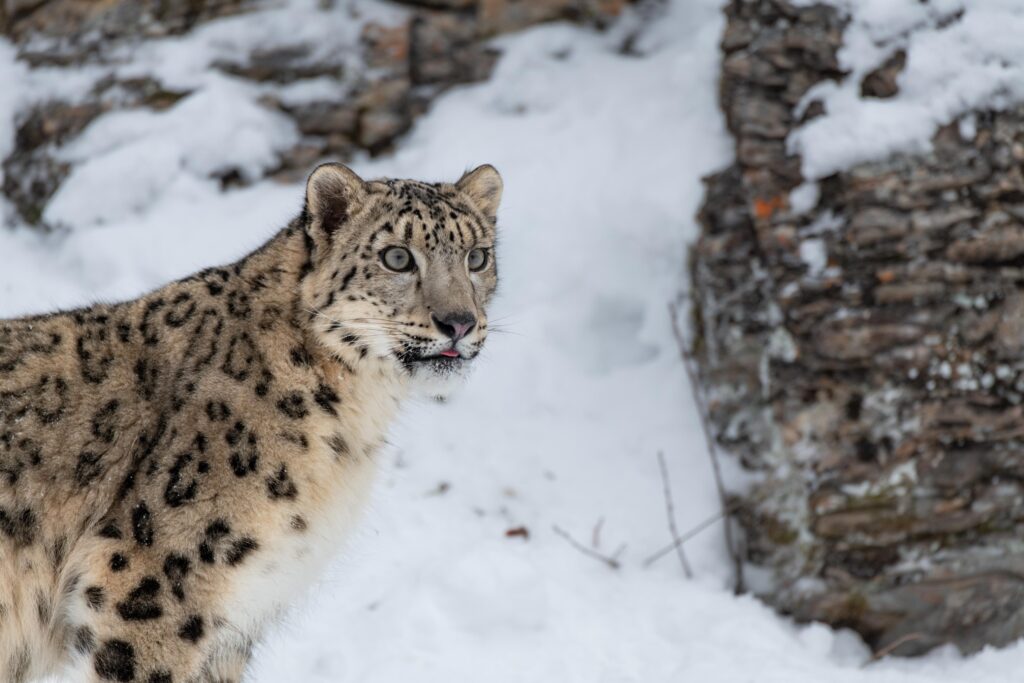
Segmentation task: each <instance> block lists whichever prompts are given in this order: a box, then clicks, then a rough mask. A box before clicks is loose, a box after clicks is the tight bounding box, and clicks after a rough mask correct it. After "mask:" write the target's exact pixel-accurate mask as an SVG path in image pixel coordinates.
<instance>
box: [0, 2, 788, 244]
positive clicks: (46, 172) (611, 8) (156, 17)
mask: <svg viewBox="0 0 1024 683" xmlns="http://www.w3.org/2000/svg"><path fill="white" fill-rule="evenodd" d="M264 4H265V3H261V2H258V0H138V1H136V0H0V31H2V32H3V34H4V35H6V36H7V37H9V38H11V39H12V40H14V41H15V42H16V43H17V44H18V49H19V58H20V59H22V60H23V61H25V62H27V63H28V64H29V65H31V66H33V67H39V66H46V67H50V68H55V69H70V70H76V71H77V70H79V69H80V67H81V65H82V64H83V63H86V62H88V63H98V64H104V63H107V62H114V63H121V62H122V61H123V60H124V58H125V55H130V54H131V51H132V48H133V47H134V45H135V44H137V43H138V42H139V41H142V40H145V39H147V38H152V37H160V36H166V35H169V34H178V33H185V32H187V31H190V30H191V29H193V28H194V27H195V26H197V25H199V24H200V23H202V22H204V21H208V20H210V19H214V18H217V17H222V16H226V15H230V14H235V13H239V12H249V11H258V10H259V9H260V8H261V7H262V6H264ZM332 4H333V3H330V2H323V3H321V7H323V8H325V9H329V8H330V6H331V5H332ZM404 4H405V5H408V6H409V7H410V8H411V11H409V12H408V13H407V16H404V17H402V18H398V19H395V20H393V21H394V23H393V24H390V23H382V22H381V21H375V20H372V19H360V18H358V17H356V16H353V17H352V21H364V22H365V23H364V24H363V25H362V26H361V28H360V29H359V30H360V34H359V36H360V42H359V46H358V49H356V50H354V51H353V50H349V51H348V52H344V51H340V52H334V51H327V50H322V49H318V48H319V47H320V46H317V45H309V44H304V43H302V42H299V41H296V42H294V43H291V44H285V45H274V46H271V47H265V48H262V49H256V50H253V51H252V52H251V53H249V54H237V55H234V56H232V58H231V59H222V60H220V61H218V62H216V63H215V64H214V65H213V66H214V67H215V68H217V69H219V70H221V71H223V72H225V73H227V74H230V75H231V76H234V77H236V78H239V79H244V80H247V81H252V82H253V83H257V84H259V87H260V90H261V91H265V92H266V93H267V94H266V95H265V96H263V97H262V98H261V103H262V104H263V105H264V106H267V107H271V108H274V109H276V110H278V111H281V112H283V113H284V114H286V115H287V116H289V117H291V118H292V119H293V120H294V122H295V124H296V127H297V128H298V130H299V131H300V132H301V133H302V139H301V140H300V141H299V142H298V143H297V145H296V146H295V148H293V149H291V150H288V151H285V152H283V153H282V154H281V156H280V159H279V164H278V166H277V167H276V168H274V169H273V170H272V171H270V174H271V175H273V176H274V177H275V178H277V179H280V180H284V179H296V178H299V177H300V176H301V175H302V174H303V173H305V172H306V171H308V169H309V168H310V167H311V166H312V165H313V164H315V163H316V162H317V161H318V160H320V159H322V158H323V157H332V158H336V159H342V160H345V159H348V158H350V157H351V156H352V155H354V154H356V153H358V152H368V153H370V154H380V153H382V152H384V151H386V150H388V149H390V148H391V147H392V145H393V144H394V142H395V141H396V140H397V139H398V138H399V137H400V136H401V135H402V134H403V133H405V132H406V131H407V130H409V128H410V127H411V126H412V124H413V121H414V120H415V119H416V117H418V116H419V115H421V114H422V113H423V112H424V111H426V109H427V107H428V106H429V104H430V102H431V101H432V100H433V98H435V97H437V96H438V95H439V94H440V93H442V92H444V91H445V90H446V89H447V88H449V87H452V86H454V85H457V84H463V83H473V82H477V81H481V80H484V79H486V78H487V77H488V76H489V75H490V73H491V71H492V69H493V68H494V65H495V63H496V61H497V59H498V51H497V49H495V48H494V47H493V46H492V45H491V44H490V43H489V42H488V39H489V38H490V37H491V36H494V35H496V34H499V33H504V32H507V31H513V30H518V29H521V28H525V27H527V26H530V25H533V24H536V23H539V22H543V21H550V20H553V19H568V20H574V21H578V22H586V23H589V24H593V25H596V26H603V25H604V24H605V23H607V22H608V21H609V20H610V19H612V18H614V17H615V16H617V15H618V14H619V13H620V12H621V11H622V9H623V8H624V6H625V4H626V0H530V1H528V2H523V1H522V0H404ZM76 77H80V76H78V75H77V74H76ZM312 79H320V80H321V82H318V83H317V84H316V85H317V92H319V91H321V89H322V87H323V83H322V80H323V79H330V80H329V81H328V83H330V82H331V81H333V82H336V83H337V93H336V94H335V95H330V96H326V97H322V98H319V99H313V100H309V99H301V100H289V99H288V97H287V95H286V93H285V91H286V88H284V86H291V85H293V84H301V83H303V82H305V81H310V80H312ZM296 91H298V92H302V88H297V89H296ZM188 94H189V93H187V92H178V91H174V90H171V89H168V88H166V87H164V85H163V84H161V83H160V82H159V81H158V80H156V79H154V78H150V77H142V78H134V77H133V78H128V79H125V78H119V77H116V76H109V77H106V78H103V79H102V80H100V81H99V82H98V83H97V84H96V85H95V87H94V88H93V89H92V91H90V92H88V93H87V94H85V95H83V97H82V98H81V100H80V101H76V102H65V103H57V104H52V105H45V106H44V107H42V108H37V109H36V110H33V111H31V112H21V113H20V116H19V121H20V122H21V123H20V127H19V131H18V140H17V144H16V146H15V149H14V151H13V152H12V154H11V155H10V156H9V157H8V158H7V159H6V160H3V161H2V163H3V168H4V170H5V178H4V183H3V187H2V189H3V192H4V194H5V195H6V196H7V198H8V199H9V200H10V201H11V202H12V203H13V204H14V206H15V207H16V209H17V210H18V213H19V214H20V216H21V219H22V220H23V221H24V222H28V223H30V224H33V225H39V226H40V227H43V228H45V227H47V226H43V225H41V223H40V219H41V216H42V215H43V211H44V209H45V206H46V203H47V201H48V200H49V198H50V197H51V196H52V195H53V193H54V192H56V190H57V189H58V187H59V186H60V183H61V182H62V180H63V179H64V177H66V176H67V174H68V173H69V171H70V167H69V166H68V165H67V164H65V163H62V162H58V161H56V160H55V158H56V155H55V152H56V150H57V149H59V147H60V146H61V145H62V144H64V143H65V142H67V141H68V140H70V139H71V138H73V137H74V136H75V135H77V134H78V133H79V132H81V130H82V129H83V128H84V127H85V125H87V124H88V123H89V122H90V121H92V120H93V119H94V118H95V117H96V116H98V115H100V114H102V113H103V112H106V111H111V110H117V109H125V108H131V107H146V108H150V109H154V110H164V109H169V108H171V107H174V106H175V105H176V104H177V103H178V101H179V100H181V99H182V98H183V97H185V96H187V95H188ZM300 97H301V96H300ZM777 148H778V145H775V147H774V148H772V149H771V150H769V149H767V148H765V149H763V150H760V151H759V152H757V153H760V154H762V155H764V154H776V153H777V151H778V149H777ZM772 163H773V164H776V163H777V165H779V166H780V167H784V168H785V169H787V172H789V173H793V172H795V171H796V169H797V165H796V161H795V160H791V159H782V160H778V161H777V162H776V161H775V160H772ZM216 178H217V179H218V180H219V181H220V183H221V186H222V187H224V188H230V187H234V186H236V185H238V184H242V183H245V182H251V181H253V180H255V178H250V177H247V176H244V175H243V174H241V173H240V172H239V171H238V169H231V168H225V169H222V170H221V171H219V172H218V173H217V174H216Z"/></svg>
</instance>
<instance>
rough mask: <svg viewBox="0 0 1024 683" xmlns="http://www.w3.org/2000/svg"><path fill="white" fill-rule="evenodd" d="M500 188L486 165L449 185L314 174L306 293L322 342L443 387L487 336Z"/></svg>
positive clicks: (326, 170) (435, 389)
mask: <svg viewBox="0 0 1024 683" xmlns="http://www.w3.org/2000/svg"><path fill="white" fill-rule="evenodd" d="M501 193H502V181H501V176H500V175H499V174H498V172H497V171H496V170H495V169H494V167H492V166H487V165H485V166H480V167H478V168H476V169H475V170H473V171H470V172H468V173H466V174H465V175H463V176H462V178H461V179H459V180H458V181H457V182H456V183H454V184H449V183H423V182H417V181H414V180H375V181H364V180H362V179H361V178H360V177H359V176H357V175H356V174H355V173H354V172H353V171H352V170H351V169H349V168H347V167H345V166H342V165H340V164H325V165H323V166H320V167H319V168H317V169H316V170H315V171H313V174H312V175H311V176H310V178H309V181H308V183H307V185H306V208H305V220H304V222H305V230H306V241H307V246H308V247H309V251H310V254H311V256H310V265H309V267H310V271H309V273H308V274H307V276H306V278H305V280H304V286H303V296H304V298H305V301H304V304H305V305H306V307H307V308H308V309H309V310H310V311H312V312H315V313H314V315H315V317H314V318H313V323H314V329H315V330H316V333H317V335H318V336H319V338H320V340H321V341H322V342H323V343H324V344H325V345H326V346H327V347H328V348H330V349H332V350H334V351H336V352H338V354H339V355H341V356H342V357H349V358H351V357H353V356H355V357H357V358H362V359H365V358H372V359H376V360H383V361H385V362H390V363H393V364H394V366H395V367H396V368H397V369H398V371H399V372H400V373H401V374H402V375H403V376H405V377H408V378H410V379H412V380H413V382H414V384H415V385H417V388H418V389H420V390H422V391H425V392H426V393H429V394H431V395H443V394H445V393H447V391H448V390H449V389H450V388H452V385H453V384H456V383H457V382H458V381H459V380H460V379H461V378H462V377H463V376H464V375H465V373H466V371H467V370H468V368H469V366H470V364H471V362H472V360H473V359H474V358H475V357H476V356H477V355H478V354H479V353H480V349H481V347H482V346H483V344H484V340H485V339H486V338H487V304H488V302H489V301H490V300H491V297H492V295H493V294H494V290H495V288H496V286H497V284H498V272H497V263H496V260H495V252H494V249H495V223H496V216H497V211H498V203H499V202H500V200H501Z"/></svg>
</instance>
